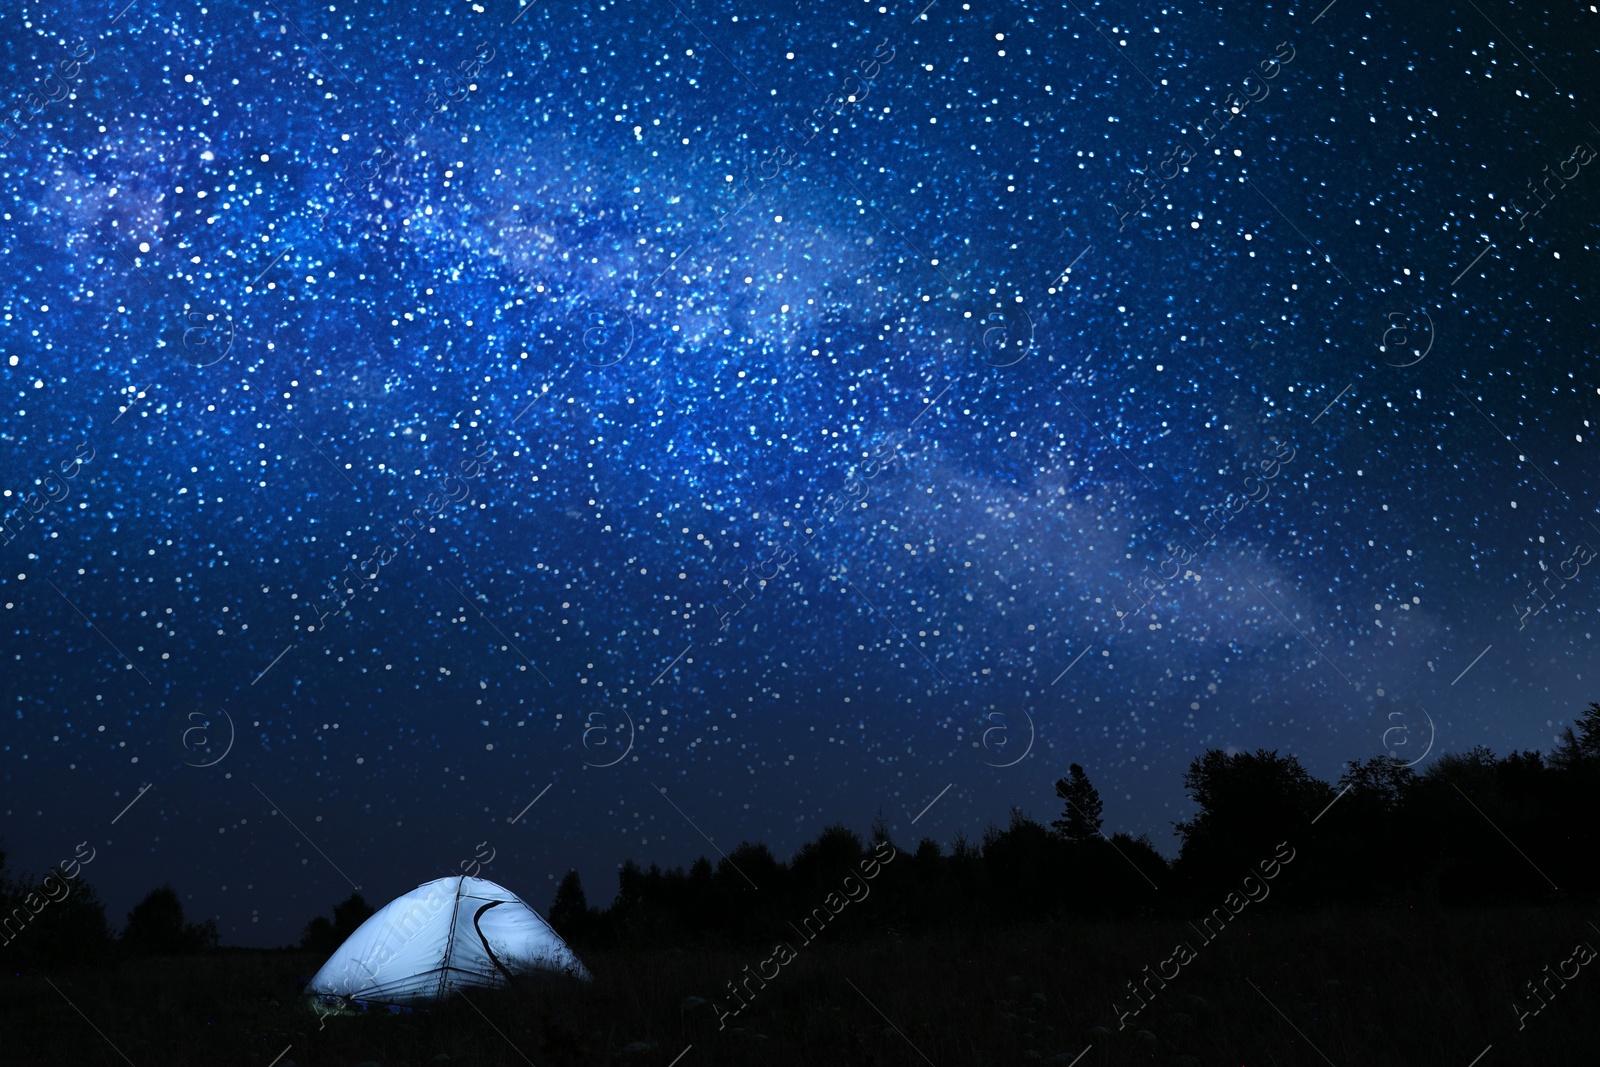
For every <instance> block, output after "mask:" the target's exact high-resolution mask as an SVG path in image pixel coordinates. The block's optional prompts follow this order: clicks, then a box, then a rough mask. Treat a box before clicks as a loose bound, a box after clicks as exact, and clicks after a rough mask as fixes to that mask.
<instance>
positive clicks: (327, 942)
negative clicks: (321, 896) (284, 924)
mask: <svg viewBox="0 0 1600 1067" xmlns="http://www.w3.org/2000/svg"><path fill="white" fill-rule="evenodd" d="M372 914H373V907H372V905H371V904H368V903H367V899H366V898H365V897H363V896H362V895H361V894H360V893H351V894H350V896H349V897H348V898H346V899H345V900H343V901H341V902H340V903H338V904H335V905H334V906H333V921H332V922H329V921H328V919H327V918H326V917H325V916H322V915H318V916H317V917H316V918H315V919H312V920H311V921H310V922H308V923H306V928H305V930H304V931H303V932H302V933H301V934H300V947H301V948H303V949H305V950H306V951H308V952H319V953H321V954H323V955H325V956H326V955H331V954H332V953H333V952H334V951H335V950H337V949H338V947H339V946H340V945H342V944H344V942H345V939H346V938H348V937H349V936H350V935H351V934H353V933H355V932H356V930H358V929H359V928H360V926H361V924H362V923H364V922H366V921H367V920H368V919H369V918H371V917H372Z"/></svg>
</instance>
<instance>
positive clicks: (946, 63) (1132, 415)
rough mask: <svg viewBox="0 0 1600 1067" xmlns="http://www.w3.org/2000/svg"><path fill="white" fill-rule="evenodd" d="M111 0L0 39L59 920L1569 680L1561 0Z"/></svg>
mask: <svg viewBox="0 0 1600 1067" xmlns="http://www.w3.org/2000/svg"><path fill="white" fill-rule="evenodd" d="M123 2H124V0H111V2H108V3H102V4H96V5H88V4H79V3H67V4H41V3H38V2H36V0H26V2H25V3H23V4H22V5H21V6H20V10H19V9H18V8H17V7H8V9H7V10H6V11H5V12H4V14H3V15H0V48H3V51H0V72H3V74H4V82H3V86H0V88H3V90H4V99H5V112H4V115H0V179H3V181H0V316H3V318H0V442H3V445H0V489H3V492H4V496H3V498H0V507H3V508H4V509H6V510H5V513H4V515H3V516H0V522H3V523H4V532H3V533H0V664H3V670H0V702H3V706H0V716H3V719H0V721H3V722H4V727H3V732H0V783H3V784H0V812H3V815H4V818H3V821H0V844H3V847H4V848H5V849H6V850H7V852H8V853H9V862H8V865H9V867H11V868H12V869H13V871H14V872H15V871H17V870H19V869H28V870H32V871H34V872H35V873H42V871H43V869H44V868H45V867H46V866H48V865H50V864H52V863H55V862H57V861H60V860H63V859H66V858H68V857H70V856H71V855H72V854H73V850H74V847H75V846H76V845H77V844H78V843H79V842H81V841H88V842H90V843H91V845H92V846H93V848H94V849H95V857H94V859H93V861H92V862H91V863H90V864H89V865H87V866H85V867H84V868H83V873H84V877H85V878H86V879H87V880H88V881H89V882H90V883H92V884H93V885H95V886H96V887H97V888H98V889H99V891H100V892H101V894H102V897H103V898H104V899H105V901H106V902H107V905H108V911H109V913H110V918H111V919H112V922H113V924H114V925H120V924H121V922H122V921H123V918H124V916H125V915H126V912H127V910H128V908H130V907H131V906H132V905H133V904H134V903H135V902H136V901H137V900H138V899H139V898H140V897H142V896H143V894H144V893H145V892H146V891H148V890H149V889H151V888H153V887H154V886H156V885H159V884H161V883H162V882H168V881H170V882H171V883H173V885H174V886H176V887H177V889H178V890H179V893H180V895H181V896H182V898H183V900H184V902H185V907H186V908H187V909H188V912H189V915H190V917H191V918H201V917H204V916H209V915H214V916H217V918H218V926H219V929H220V932H221V935H222V939H223V941H224V943H233V944H245V945H275V944H282V943H286V942H289V941H292V940H295V939H296V938H297V937H298V935H299V931H300V928H301V927H302V925H303V924H304V923H305V922H306V921H307V920H308V919H310V918H311V917H312V916H313V915H315V914H317V913H319V912H320V913H326V912H327V911H328V910H329V909H330V908H331V906H332V905H333V903H335V902H336V901H337V900H340V899H342V898H344V897H345V896H348V895H349V894H350V892H351V891H352V887H353V886H359V887H360V889H361V892H362V893H363V895H365V896H366V897H367V898H368V899H369V900H370V901H372V902H373V903H374V904H380V903H382V902H384V901H387V900H389V899H391V898H392V897H394V896H396V895H398V894H399V893H402V892H404V891H406V890H408V889H410V888H412V887H414V886H415V885H417V884H419V883H421V882H423V881H426V880H429V879H432V878H436V877H440V876H442V875H445V874H451V873H460V870H461V867H462V864H463V863H469V864H470V863H471V862H473V861H478V862H481V863H482V865H481V873H482V875H483V877H486V878H490V879H493V880H495V881H497V882H500V883H502V884H504V885H506V886H507V887H509V888H511V889H512V890H513V891H515V892H517V893H519V894H520V895H521V896H523V897H524V898H525V899H527V900H528V901H529V902H530V903H531V904H533V905H534V906H535V907H537V908H539V909H541V910H543V909H546V908H548V906H549V903H550V898H551V895H552V894H553V892H554V888H555V884H556V880H557V879H559V877H560V876H561V874H562V873H563V872H565V871H566V870H567V869H568V868H573V867H575V868H577V869H578V870H579V871H580V873H581V874H582V876H583V878H584V882H585V884H586V885H587V887H588V889H589V892H590V898H591V901H592V902H596V903H602V904H603V903H606V902H609V900H610V898H611V896H612V894H613V892H614V891H615V885H616V882H615V870H616V867H617V865H618V864H620V863H621V862H622V861H623V860H624V859H627V858H634V859H637V860H639V861H641V862H643V863H646V864H648V863H650V862H652V861H654V862H659V863H661V864H662V865H663V866H673V865H687V864H688V863H689V862H691V861H692V860H693V859H694V858H695V857H696V856H699V855H702V854H703V855H708V856H710V857H711V858H713V860H715V859H716V858H717V855H718V852H719V850H721V851H726V850H729V849H731V848H733V847H734V846H735V845H736V844H738V843H739V842H740V841H741V840H760V841H765V842H766V843H768V844H769V845H770V846H771V847H772V848H773V850H774V851H775V852H776V853H777V854H778V856H779V857H780V858H787V857H788V856H789V855H790V854H791V853H792V851H793V850H794V849H795V848H796V847H797V846H798V845H799V844H800V843H802V842H803V841H805V840H807V839H809V838H811V837H814V836H815V835H816V833H817V832H818V831H819V830H820V829H822V827H824V826H825V825H827V824H829V823H831V822H834V821H839V820H842V821H844V822H846V823H847V824H849V825H851V826H853V827H854V828H856V829H857V830H858V831H861V832H865V830H866V829H867V826H868V824H869V822H870V820H871V819H872V818H873V816H874V814H875V813H877V812H878V811H879V810H880V809H881V811H882V813H883V815H884V817H885V818H886V819H887V821H888V823H889V826H890V829H891V832H892V833H893V834H894V836H895V839H896V840H897V842H899V843H900V844H901V845H902V846H914V844H915V842H916V840H917V839H918V838H920V837H922V836H924V835H926V836H930V837H933V838H934V839H936V840H938V841H940V842H941V843H943V844H945V845H948V844H949V843H950V842H951V841H953V840H954V839H955V838H956V836H957V835H958V834H965V835H967V837H968V838H969V839H975V838H977V837H979V836H981V834H982V831H983V829H984V827H985V826H986V825H987V824H988V823H990V822H991V821H997V822H1002V823H1003V822H1004V821H1005V820H1006V818H1007V809H1008V807H1010V806H1011V805H1013V804H1015V805H1018V806H1020V807H1021V808H1022V809H1023V810H1024V811H1026V812H1028V813H1030V814H1032V815H1033V816H1035V817H1036V818H1040V819H1042V820H1046V821H1047V820H1048V819H1050V818H1052V817H1054V816H1056V815H1057V814H1058V810H1057V809H1058V808H1059V802H1058V801H1056V800H1055V798H1054V796H1053V794H1052V787H1051V783H1052V782H1053V781H1054V780H1055V779H1056V778H1057V777H1060V776H1061V775H1063V774H1065V773H1066V768H1067V765H1068V764H1069V763H1071V762H1078V763H1082V764H1083V765H1084V766H1085V768H1086V769H1087V770H1088V772H1089V774H1090V776H1091V778H1092V779H1093V780H1094V781H1095V783H1096V784H1097V785H1098V786H1099V788H1100V790H1101V792H1102V794H1103V795H1104V797H1105V801H1106V804H1105V817H1106V829H1107V830H1108V831H1110V830H1125V831H1128V832H1130V833H1134V834H1138V833H1148V834H1149V835H1150V836H1151V838H1152V839H1153V840H1154V841H1155V843H1156V844H1157V846H1158V847H1159V848H1160V849H1161V850H1162V851H1163V852H1166V853H1169V854H1170V853H1171V852H1172V850H1173V848H1174V844H1175V842H1174V838H1173V836H1172V831H1171V823H1172V821H1173V820H1174V819H1178V818H1182V817H1184V816H1185V815H1186V814H1188V812H1189V810H1190V809H1189V807H1188V804H1187V801H1186V799H1185V797H1184V795H1183V792H1182V787H1181V776H1182V772H1183V769H1184V768H1185V767H1186V766H1187V764H1188V762H1189V761H1190V760H1191V759H1193V758H1194V757H1195V756H1197V755H1199V754H1200V752H1201V751H1202V750H1203V749H1205V748H1206V747H1219V748H1238V749H1255V748H1257V747H1266V748H1276V749H1278V750H1280V751H1282V752H1287V753H1293V754H1295V755H1296V756H1298V757H1299V758H1300V759H1301V761H1302V762H1303V763H1304V764H1305V765H1306V767H1307V768H1308V769H1309V770H1310V771H1312V772H1313V773H1314V774H1317V775H1319V776H1320V777H1323V778H1325V779H1333V778H1336V777H1337V776H1338V774H1339V773H1340V770H1341V768H1342V765H1343V763H1344V762H1345V761H1346V760H1349V759H1354V758H1366V757H1369V756H1372V755H1376V754H1378V753H1380V752H1384V751H1391V752H1395V753H1397V754H1399V755H1401V756H1402V757H1404V758H1406V759H1407V760H1414V761H1416V765H1417V767H1418V769H1419V770H1420V769H1422V768H1423V767H1424V766H1425V765H1426V764H1427V762H1428V761H1429V760H1431V759H1433V758H1436V757H1437V755H1438V754H1439V753H1440V752H1444V751H1462V750H1465V749H1467V748H1470V747H1471V746H1473V745H1476V744H1484V745H1488V746H1490V747H1492V748H1494V749H1495V750H1496V751H1499V752H1505V751H1507V750H1509V749H1513V748H1524V747H1527V748H1542V749H1546V750H1548V749H1549V747H1550V746H1551V743H1552V741H1553V740H1554V737H1555V734H1556V732H1557V730H1558V729H1559V727H1560V726H1561V725H1563V724H1564V723H1565V722H1567V721H1570V720H1571V719H1572V718H1574V717H1575V716H1576V715H1577V714H1578V712H1579V711H1581V709H1582V708H1583V706H1584V705H1585V704H1586V703H1587V702H1588V701H1590V700H1597V699H1600V677H1596V675H1597V674H1600V664H1596V662H1595V654H1594V648H1595V645H1594V641H1595V634H1594V631H1595V629H1596V628H1597V627H1600V619H1597V617H1596V608H1597V606H1600V561H1597V560H1596V556H1597V555H1600V510H1597V506H1596V505H1597V504H1600V492H1597V488H1596V487H1597V481H1596V479H1597V476H1600V461H1597V459H1596V451H1595V435H1597V434H1600V425H1597V426H1591V425H1590V423H1591V421H1592V420H1597V419H1600V366H1597V365H1596V361H1595V358H1594V355H1593V353H1594V347H1595V344H1594V342H1595V336H1596V333H1595V330H1596V312H1595V304H1596V292H1595V289H1596V280H1597V278H1600V256H1597V250H1596V245H1597V243H1600V228H1597V225H1596V223H1597V219H1600V159H1597V151H1600V127H1597V126H1596V125H1595V123H1600V108H1596V107H1595V106H1594V103H1593V101H1592V99H1591V100H1586V99H1584V97H1585V95H1586V94H1587V95H1592V93H1593V90H1594V87H1595V86H1596V85H1600V77H1597V75H1600V64H1597V63H1596V62H1595V59H1596V55H1595V49H1596V45H1597V43H1600V14H1597V12H1596V9H1595V7H1593V6H1588V5H1586V4H1585V5H1579V4H1573V3H1562V4H1559V5H1553V9H1552V13H1549V14H1537V13H1536V12H1535V10H1534V9H1532V8H1528V7H1525V6H1523V7H1518V6H1513V5H1510V4H1506V3H1504V2H1503V0H1467V2H1466V3H1464V4H1460V5H1456V4H1453V3H1446V4H1443V5H1437V4H1434V5H1424V4H1412V5H1384V6H1383V7H1377V6H1373V5H1371V4H1364V3H1363V2H1361V0H1335V2H1334V3H1332V4H1329V5H1327V6H1326V7H1324V6H1323V3H1324V2H1325V0H1315V2H1314V3H1312V4H1310V5H1305V4H1297V5H1293V6H1284V5H1282V4H1277V3H1240V4H1215V3H1211V4H1201V3H1181V4H1169V5H1166V6H1159V7H1158V6H1153V5H1148V4H1134V3H1128V2H1122V0H1114V2H1109V3H1098V4H1093V3H1089V2H1088V0H1083V2H1081V3H1080V2H1074V0H1067V2H1065V3H1063V4H1057V3H1054V2H1048V3H981V4H977V3H975V4H971V5H968V4H964V3H960V2H959V0H935V2H933V3H931V4H927V3H926V0H918V2H917V3H914V4H908V3H902V2H900V0H895V2H894V3H892V4H889V5H887V6H879V5H878V4H877V3H875V2H873V0H867V2H861V3H858V2H854V0H845V2H837V3H827V4H820V3H807V4H800V5H792V6H787V5H782V4H776V3H769V4H767V5H765V6H762V5H756V6H751V5H749V4H744V3H741V4H726V3H707V2H705V0H693V2H691V0H629V2H626V3H616V4H609V5H607V4H595V3H584V2H579V3H576V4H571V3H558V2H556V0H540V2H537V3H536V4H533V5H529V6H527V7H519V6H518V5H517V3H516V0H483V2H482V3H448V4H446V3H438V4H426V5H424V4H416V5H413V4H410V3H404V2H394V3H365V4H352V3H349V2H347V0H340V2H336V3H331V4H330V3H319V4H313V3H308V2H305V0H261V2H260V3H230V2H226V0H223V2H211V0H207V2H206V3H205V4H203V5H202V4H197V3H194V2H192V0H189V2H184V0H179V2H175V3H160V4H158V3H154V2H151V0H133V3H131V4H129V5H128V6H127V7H126V8H123V7H122V4H123ZM924 5H926V6H925V7H924ZM1591 561H1594V562H1591ZM485 856H489V857H490V859H489V860H488V861H487V862H482V861H483V859H484V857H485Z"/></svg>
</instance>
